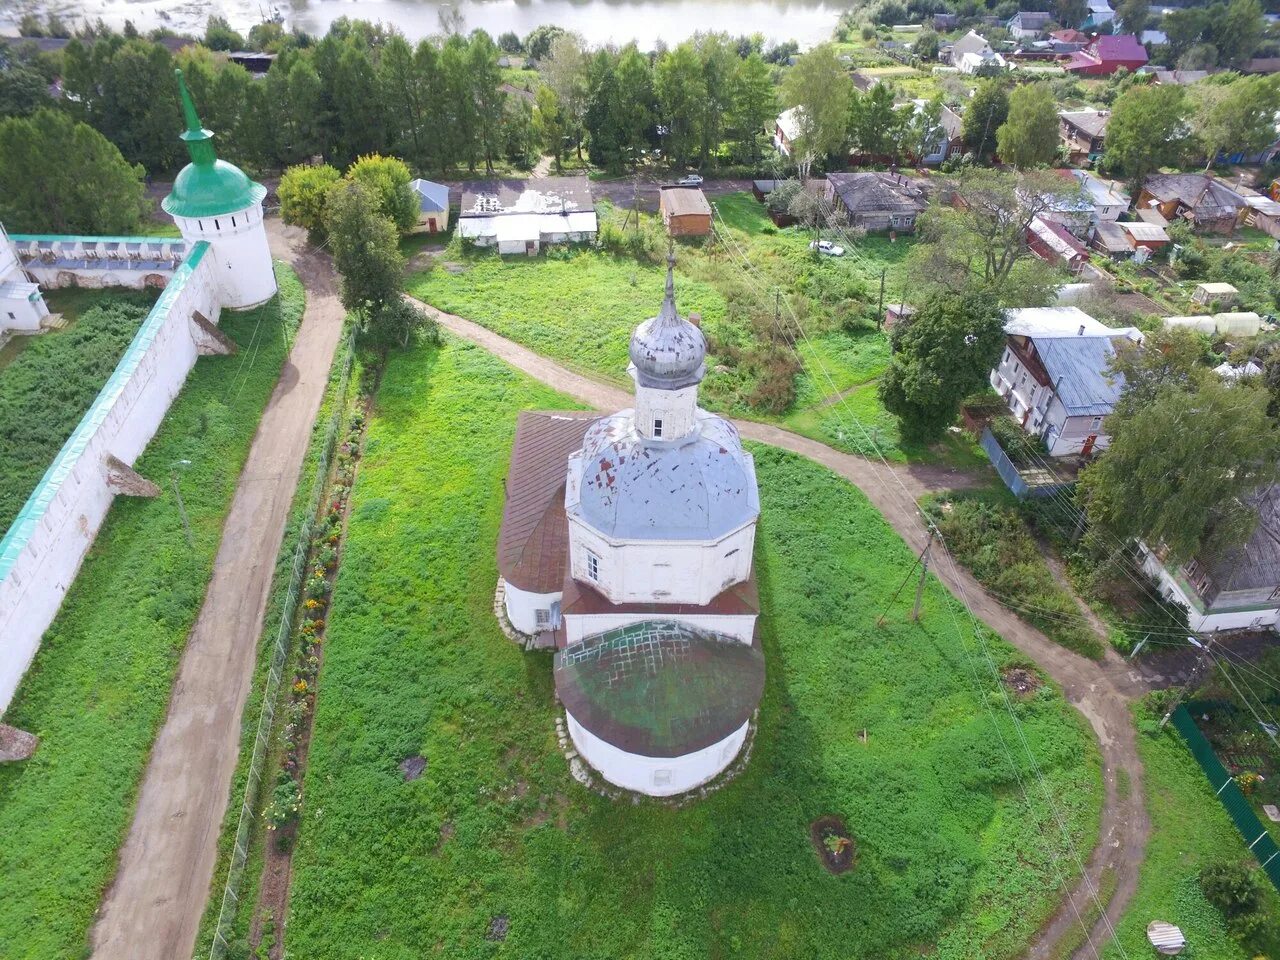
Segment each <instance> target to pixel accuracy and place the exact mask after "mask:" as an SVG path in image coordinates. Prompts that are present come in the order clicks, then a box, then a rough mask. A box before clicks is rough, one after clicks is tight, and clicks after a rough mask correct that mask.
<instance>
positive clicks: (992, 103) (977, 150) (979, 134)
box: [963, 79, 1056, 160]
mask: <svg viewBox="0 0 1280 960" xmlns="http://www.w3.org/2000/svg"><path fill="white" fill-rule="evenodd" d="M1008 115H1009V94H1008V93H1007V92H1006V91H1005V87H1004V83H1003V81H1001V80H995V79H988V80H980V81H978V89H977V91H976V92H975V93H974V95H973V99H972V100H971V101H970V102H969V109H967V110H966V111H965V112H964V127H963V137H964V147H965V149H966V150H968V151H970V152H971V153H973V154H974V156H976V157H978V158H980V159H984V160H985V159H989V158H990V157H991V154H992V153H994V152H995V149H996V131H998V130H999V129H1000V126H1001V124H1003V123H1004V121H1005V118H1006V117H1008ZM1055 144H1056V134H1055Z"/></svg>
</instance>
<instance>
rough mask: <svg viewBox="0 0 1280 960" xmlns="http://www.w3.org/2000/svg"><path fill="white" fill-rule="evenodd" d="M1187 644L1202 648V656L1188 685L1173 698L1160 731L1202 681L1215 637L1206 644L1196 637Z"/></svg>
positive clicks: (1210, 638) (1191, 638)
mask: <svg viewBox="0 0 1280 960" xmlns="http://www.w3.org/2000/svg"><path fill="white" fill-rule="evenodd" d="M1187 642H1188V643H1189V644H1191V645H1192V646H1193V647H1199V648H1200V656H1199V657H1198V658H1197V659H1196V663H1195V666H1194V667H1192V668H1191V676H1190V677H1188V678H1187V682H1186V685H1185V686H1184V687H1183V688H1182V689H1181V690H1179V691H1178V695H1177V696H1176V697H1174V698H1173V703H1172V704H1171V705H1170V707H1169V709H1168V710H1166V711H1165V715H1164V716H1163V717H1161V718H1160V729H1161V730H1163V729H1164V728H1165V724H1167V723H1168V722H1169V718H1170V717H1172V716H1173V711H1175V710H1177V709H1178V706H1179V704H1181V703H1182V701H1183V700H1184V699H1186V696H1187V694H1189V693H1190V692H1191V691H1192V690H1194V689H1195V688H1196V685H1197V683H1198V682H1199V680H1200V674H1201V672H1202V671H1203V670H1204V665H1205V664H1206V663H1208V662H1209V660H1210V659H1212V656H1213V653H1212V650H1213V637H1212V636H1210V637H1207V638H1206V639H1205V642H1204V643H1201V642H1200V641H1199V640H1197V639H1196V638H1195V637H1187Z"/></svg>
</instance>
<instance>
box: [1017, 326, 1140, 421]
mask: <svg viewBox="0 0 1280 960" xmlns="http://www.w3.org/2000/svg"><path fill="white" fill-rule="evenodd" d="M1034 342H1035V347H1036V352H1037V353H1038V354H1039V355H1040V360H1041V362H1042V363H1043V364H1044V368H1045V371H1046V372H1047V373H1048V374H1049V379H1050V381H1051V382H1052V383H1053V384H1054V387H1055V392H1056V393H1057V396H1058V399H1059V400H1060V401H1061V402H1062V405H1063V406H1064V407H1066V408H1067V415H1068V416H1073V417H1076V416H1095V417H1098V416H1106V415H1107V414H1108V413H1110V412H1111V409H1112V407H1114V406H1115V402H1116V401H1117V400H1118V399H1120V390H1121V388H1122V387H1123V386H1124V378H1123V377H1116V378H1115V379H1114V380H1113V379H1111V378H1110V377H1109V376H1108V374H1107V367H1108V366H1110V364H1111V358H1112V357H1113V356H1115V352H1116V351H1115V347H1113V346H1112V345H1111V340H1110V339H1109V338H1107V337H1036V338H1035V339H1034Z"/></svg>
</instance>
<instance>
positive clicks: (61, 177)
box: [0, 109, 146, 236]
mask: <svg viewBox="0 0 1280 960" xmlns="http://www.w3.org/2000/svg"><path fill="white" fill-rule="evenodd" d="M142 176H143V170H142V167H140V166H135V165H131V164H129V163H128V162H127V161H126V160H125V159H124V157H122V156H121V155H120V151H119V150H118V149H116V147H115V146H114V145H112V144H111V143H110V142H109V141H108V140H107V138H106V137H104V136H103V135H102V134H100V133H98V131H96V130H94V129H93V128H92V127H90V126H89V125H87V124H84V123H77V122H76V121H75V120H72V119H71V118H70V117H69V116H67V115H66V114H65V113H61V112H58V111H54V110H48V109H45V110H40V111H37V112H36V113H35V114H33V115H32V116H30V117H8V118H6V119H4V120H0V222H3V223H4V224H5V226H7V227H8V228H9V229H10V230H12V231H14V232H19V231H22V232H30V233H64V234H107V235H116V236H119V235H121V234H128V233H132V232H134V231H136V230H137V228H138V223H139V221H140V220H141V218H142V216H143V214H144V212H145V210H146V204H145V201H144V194H145V187H144V186H143V184H142Z"/></svg>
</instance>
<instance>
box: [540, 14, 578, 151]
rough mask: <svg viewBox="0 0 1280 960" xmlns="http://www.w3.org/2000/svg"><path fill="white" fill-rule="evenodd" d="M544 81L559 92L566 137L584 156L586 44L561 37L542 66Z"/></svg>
mask: <svg viewBox="0 0 1280 960" xmlns="http://www.w3.org/2000/svg"><path fill="white" fill-rule="evenodd" d="M542 77H543V81H544V82H545V83H546V85H547V86H549V87H550V88H551V89H552V90H554V91H555V92H556V102H557V103H559V105H560V120H561V122H562V124H563V125H564V132H565V135H566V136H569V137H572V138H573V141H574V144H575V146H576V147H577V149H578V155H579V157H581V155H582V135H583V134H584V133H585V132H586V128H585V126H584V123H585V120H586V115H587V91H588V86H587V84H588V79H587V55H586V53H585V51H584V50H583V41H582V38H581V37H579V36H578V35H577V34H575V33H564V32H561V33H560V34H558V35H557V36H556V37H555V39H554V40H552V41H551V51H550V53H549V54H548V56H547V58H546V60H545V62H544V63H543V65H542Z"/></svg>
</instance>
